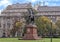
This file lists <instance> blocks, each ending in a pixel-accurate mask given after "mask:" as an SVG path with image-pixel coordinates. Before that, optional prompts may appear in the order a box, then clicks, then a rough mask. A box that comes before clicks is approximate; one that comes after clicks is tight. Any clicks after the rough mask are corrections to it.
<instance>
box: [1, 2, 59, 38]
mask: <svg viewBox="0 0 60 42" xmlns="http://www.w3.org/2000/svg"><path fill="white" fill-rule="evenodd" d="M31 8H32V5H31V3H23V4H19V3H17V4H13V5H8V6H7V8H6V9H4V10H3V11H2V12H1V15H0V37H2V35H3V33H5V35H6V37H8V35H7V34H8V33H9V30H10V29H12V28H13V24H14V21H16V20H20V19H23V18H24V16H25V15H29V12H28V9H31ZM34 9H36V11H38V13H37V14H36V15H35V16H36V17H39V16H47V17H48V18H50V19H52V20H53V22H56V20H59V19H60V6H52V7H51V6H50V7H49V6H37V7H36V8H34Z"/></svg>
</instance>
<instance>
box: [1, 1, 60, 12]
mask: <svg viewBox="0 0 60 42" xmlns="http://www.w3.org/2000/svg"><path fill="white" fill-rule="evenodd" d="M25 2H31V3H32V5H33V4H36V3H38V2H41V5H42V3H45V5H47V6H60V0H0V11H1V10H3V9H4V8H5V7H7V6H8V5H11V4H15V3H25Z"/></svg>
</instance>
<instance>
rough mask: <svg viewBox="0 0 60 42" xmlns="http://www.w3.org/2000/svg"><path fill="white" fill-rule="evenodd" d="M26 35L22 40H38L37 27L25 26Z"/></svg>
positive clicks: (32, 25)
mask: <svg viewBox="0 0 60 42" xmlns="http://www.w3.org/2000/svg"><path fill="white" fill-rule="evenodd" d="M26 29H27V30H26V34H25V35H24V37H23V39H24V40H36V39H39V37H38V35H37V26H36V25H34V24H29V25H27V26H26Z"/></svg>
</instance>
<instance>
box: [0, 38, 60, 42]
mask: <svg viewBox="0 0 60 42" xmlns="http://www.w3.org/2000/svg"><path fill="white" fill-rule="evenodd" d="M50 40H51V39H50V38H42V39H40V40H18V38H0V42H51V41H50ZM53 42H60V38H53Z"/></svg>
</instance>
